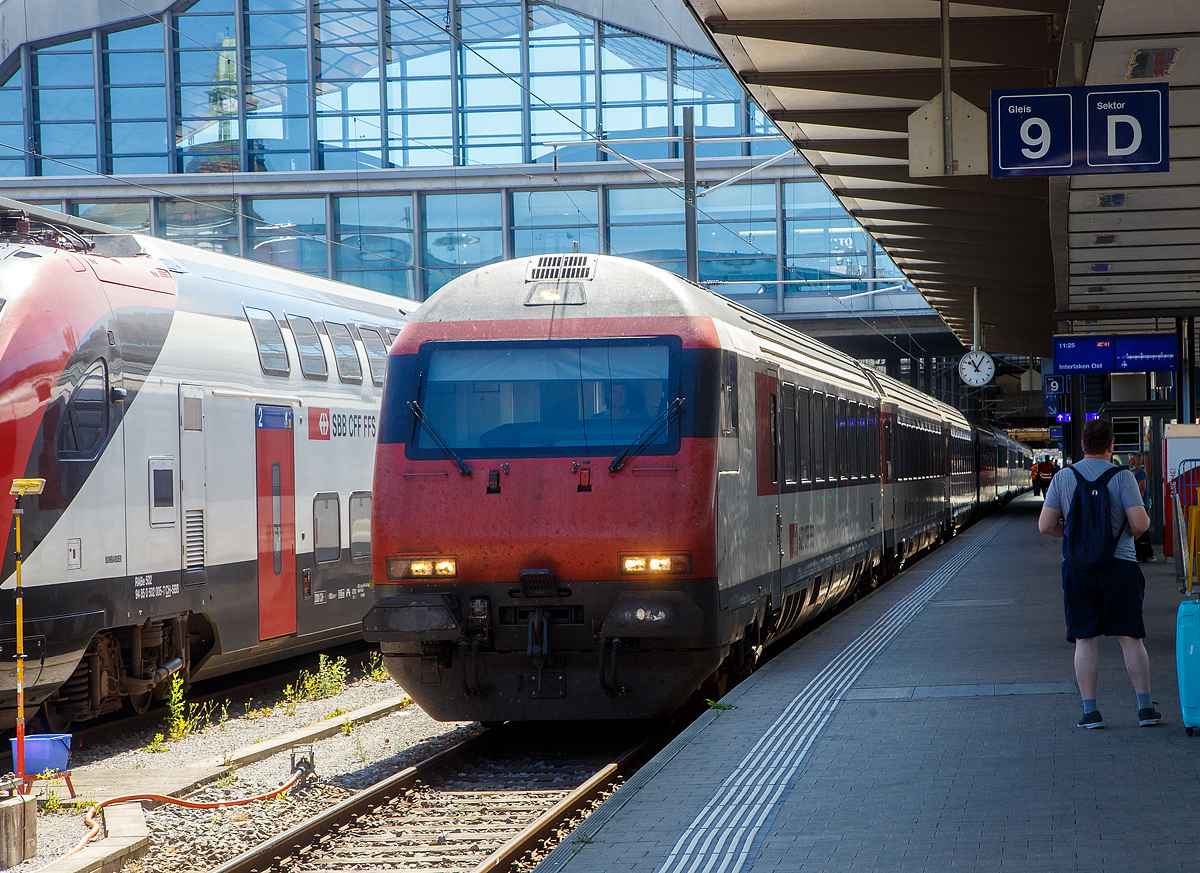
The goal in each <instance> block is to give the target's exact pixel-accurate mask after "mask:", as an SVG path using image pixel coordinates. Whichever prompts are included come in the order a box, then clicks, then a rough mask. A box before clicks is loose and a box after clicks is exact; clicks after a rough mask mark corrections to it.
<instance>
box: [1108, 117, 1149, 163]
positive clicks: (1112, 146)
mask: <svg viewBox="0 0 1200 873" xmlns="http://www.w3.org/2000/svg"><path fill="white" fill-rule="evenodd" d="M1107 120H1108V156H1109V157H1110V158H1112V157H1119V156H1121V155H1131V154H1133V153H1134V152H1136V151H1137V150H1138V148H1139V147H1140V146H1141V144H1142V125H1141V122H1139V121H1138V120H1137V119H1136V118H1134V117H1133V116H1132V115H1110V116H1108V119H1107ZM1118 124H1128V125H1129V126H1130V127H1131V128H1133V142H1131V143H1130V144H1129V145H1127V146H1122V147H1120V148H1118V147H1117V125H1118Z"/></svg>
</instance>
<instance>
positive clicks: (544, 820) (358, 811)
mask: <svg viewBox="0 0 1200 873" xmlns="http://www.w3.org/2000/svg"><path fill="white" fill-rule="evenodd" d="M491 734H492V731H486V732H484V733H483V734H480V735H478V736H475V737H472V738H471V739H469V740H465V741H463V742H461V743H458V744H456V745H454V746H452V747H451V748H449V749H445V750H444V751H441V752H438V753H437V754H435V755H433V756H431V757H430V758H427V759H426V760H424V761H422V762H420V763H418V764H415V765H413V766H411V767H408V768H406V769H404V770H402V771H400V772H399V773H396V774H394V775H392V776H389V777H388V778H386V779H384V780H382V781H380V782H378V783H376V784H375V785H372V786H370V787H368V788H364V789H363V790H362V791H360V792H358V793H357V794H355V795H354V796H353V797H350V798H347V799H346V800H344V801H342V802H341V803H339V804H337V805H335V806H332V807H330V808H329V809H326V810H324V811H322V812H320V813H318V814H317V815H315V816H313V817H312V818H310V819H308V820H306V821H304V822H301V823H300V824H298V825H296V826H295V827H293V828H291V829H290V830H288V831H286V832H284V833H282V834H279V835H277V836H276V837H274V838H272V839H270V840H268V841H267V842H265V843H263V844H262V845H260V846H257V847H255V848H253V849H250V850H249V851H247V852H244V853H243V854H241V855H239V856H238V857H236V858H233V859H231V860H230V861H227V862H226V863H224V864H222V865H221V866H220V867H217V868H215V869H214V870H213V871H212V873H254V871H261V870H266V869H270V868H273V867H276V866H278V865H279V864H280V862H281V861H284V860H285V859H288V858H293V857H295V856H297V855H301V854H302V853H304V852H305V851H306V850H308V849H310V847H312V846H313V845H315V844H316V843H318V842H319V841H320V840H321V838H322V837H325V836H327V835H329V834H331V833H333V832H334V831H337V830H338V829H339V828H342V827H344V826H346V825H349V824H350V823H352V822H354V821H356V820H357V819H359V818H360V817H362V816H365V815H367V814H369V813H370V812H371V811H372V810H374V809H375V808H376V807H381V806H383V805H384V804H386V803H387V802H389V801H390V800H392V799H393V798H395V797H397V796H399V795H400V794H402V793H403V792H404V791H405V790H408V789H411V788H413V787H414V786H416V785H417V783H419V782H427V781H428V780H429V779H430V777H431V775H432V773H433V771H435V770H439V769H441V768H443V767H445V766H447V765H452V764H455V763H458V762H461V761H463V760H465V759H466V758H467V757H468V756H469V755H471V754H474V753H476V752H477V751H478V750H479V749H480V748H481V747H482V745H483V744H484V743H485V742H488V741H491V740H492V739H493V737H492V736H491ZM673 734H674V731H671V732H670V735H673ZM667 741H669V736H665V735H664V733H659V734H656V735H655V736H653V737H651V738H649V739H646V740H643V741H641V742H639V743H638V744H636V745H635V746H634V747H633V748H631V749H629V750H627V751H626V752H624V753H623V754H621V755H620V756H619V757H617V758H616V760H614V761H612V762H611V763H609V764H607V765H606V766H604V767H602V768H600V769H599V771H597V772H596V773H594V774H593V775H592V776H591V777H589V778H588V779H587V780H586V781H584V782H583V783H582V784H581V785H579V786H578V787H577V788H575V789H574V790H573V791H571V792H569V793H568V794H567V795H566V796H565V797H563V798H562V799H560V800H559V801H558V802H557V803H555V804H554V806H553V807H551V808H550V809H548V810H547V811H546V812H544V813H543V814H542V815H540V816H538V818H537V819H536V820H534V821H533V822H531V823H530V824H528V825H527V826H525V827H524V828H523V829H521V831H520V832H519V833H517V834H516V835H515V836H513V837H512V838H510V839H509V840H507V841H506V842H505V843H504V844H503V845H501V846H500V847H499V848H497V849H496V850H495V851H494V852H492V853H491V854H490V855H488V856H487V858H485V859H484V860H483V861H481V862H480V863H478V864H477V865H476V866H475V867H474V868H473V873H505V871H508V870H510V869H512V867H513V866H514V865H515V863H516V862H517V861H518V860H519V859H520V858H522V857H523V856H524V855H525V853H526V852H527V851H528V850H529V849H530V848H531V847H533V846H534V845H535V844H536V843H537V842H538V841H539V840H542V839H545V838H546V837H547V836H549V835H550V834H551V833H552V832H553V831H554V829H555V828H556V827H558V826H559V825H560V824H561V823H562V822H563V821H565V820H568V819H569V818H570V817H572V816H574V815H576V814H578V813H579V812H580V811H581V810H583V809H584V808H585V807H586V806H587V804H588V803H589V802H590V801H591V800H592V799H594V798H595V797H596V796H597V795H598V794H600V793H601V792H603V791H604V790H605V789H606V788H608V787H609V786H611V785H612V783H613V781H614V780H615V779H617V778H618V777H619V776H620V775H621V774H622V773H624V772H625V771H626V770H627V769H628V768H629V767H630V766H631V765H632V763H633V762H635V761H636V760H638V759H639V757H640V756H642V755H643V754H644V753H645V752H646V751H647V749H649V748H652V747H654V746H655V744H658V746H659V747H661V745H665V743H666V742H667Z"/></svg>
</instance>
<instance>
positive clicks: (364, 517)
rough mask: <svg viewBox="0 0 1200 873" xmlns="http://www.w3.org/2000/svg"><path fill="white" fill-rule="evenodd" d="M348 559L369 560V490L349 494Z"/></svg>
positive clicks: (357, 561) (356, 560)
mask: <svg viewBox="0 0 1200 873" xmlns="http://www.w3.org/2000/svg"><path fill="white" fill-rule="evenodd" d="M350 560H351V561H354V562H355V563H359V562H361V561H369V560H371V492H370V491H354V492H351V494H350Z"/></svg>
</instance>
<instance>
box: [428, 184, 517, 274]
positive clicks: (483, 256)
mask: <svg viewBox="0 0 1200 873" xmlns="http://www.w3.org/2000/svg"><path fill="white" fill-rule="evenodd" d="M422 201H423V210H424V211H423V214H422V218H423V224H424V226H425V234H424V240H423V242H422V252H421V254H422V262H423V265H424V268H425V286H426V288H427V289H428V291H429V293H432V292H433V291H436V290H437V289H438V288H440V287H442V286H443V285H445V284H446V283H447V282H449V281H450V280H451V279H453V278H454V277H455V276H458V275H461V274H462V273H466V272H468V271H470V270H473V269H474V268H475V267H479V266H482V265H483V264H490V263H494V262H495V261H499V260H501V259H502V258H503V257H504V240H503V238H502V232H501V226H502V224H503V217H504V216H503V213H502V212H501V209H503V208H504V207H503V203H502V202H501V199H500V194H499V192H495V193H486V194H427V195H425V197H424V198H422Z"/></svg>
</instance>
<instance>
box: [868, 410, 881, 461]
mask: <svg viewBox="0 0 1200 873" xmlns="http://www.w3.org/2000/svg"><path fill="white" fill-rule="evenodd" d="M878 427H879V420H878V419H877V418H876V417H875V407H874V406H869V407H867V475H868V476H870V477H871V478H872V479H874V478H875V477H876V476H878V475H879V470H878V469H877V466H876V465H877V464H878V463H879V430H878Z"/></svg>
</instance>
